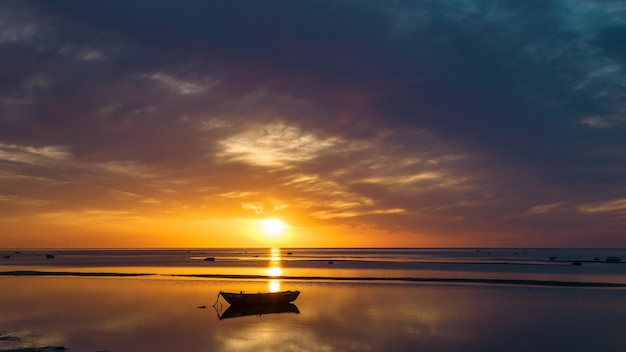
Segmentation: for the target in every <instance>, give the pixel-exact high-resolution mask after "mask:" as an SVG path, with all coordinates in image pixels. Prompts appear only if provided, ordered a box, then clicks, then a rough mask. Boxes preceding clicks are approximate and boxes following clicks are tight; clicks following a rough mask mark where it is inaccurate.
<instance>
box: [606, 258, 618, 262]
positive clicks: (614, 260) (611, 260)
mask: <svg viewBox="0 0 626 352" xmlns="http://www.w3.org/2000/svg"><path fill="white" fill-rule="evenodd" d="M621 261H622V258H620V257H606V262H607V263H619V262H621Z"/></svg>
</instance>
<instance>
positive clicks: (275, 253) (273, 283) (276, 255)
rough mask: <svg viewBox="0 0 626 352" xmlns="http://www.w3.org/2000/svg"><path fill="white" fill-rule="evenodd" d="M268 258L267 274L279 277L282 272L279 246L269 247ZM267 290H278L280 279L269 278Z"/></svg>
mask: <svg viewBox="0 0 626 352" xmlns="http://www.w3.org/2000/svg"><path fill="white" fill-rule="evenodd" d="M269 258H270V261H269V264H268V265H269V267H268V268H267V276H272V277H280V276H281V275H282V274H283V269H282V268H281V267H280V259H281V258H280V248H271V249H270V255H269ZM268 291H269V292H279V291H280V279H270V280H269V281H268Z"/></svg>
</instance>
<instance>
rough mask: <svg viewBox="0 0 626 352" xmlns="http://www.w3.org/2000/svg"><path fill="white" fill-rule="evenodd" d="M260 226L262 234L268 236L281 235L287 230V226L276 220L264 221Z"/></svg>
mask: <svg viewBox="0 0 626 352" xmlns="http://www.w3.org/2000/svg"><path fill="white" fill-rule="evenodd" d="M260 224H261V230H262V231H263V233H264V234H266V235H270V236H276V235H282V234H283V233H284V232H285V229H287V224H285V223H284V222H282V221H280V220H278V219H264V220H261V221H260Z"/></svg>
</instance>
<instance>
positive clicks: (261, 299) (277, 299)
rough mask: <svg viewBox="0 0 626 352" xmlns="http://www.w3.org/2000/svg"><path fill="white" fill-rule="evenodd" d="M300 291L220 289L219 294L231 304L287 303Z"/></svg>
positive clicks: (296, 296)
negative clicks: (224, 290) (250, 291)
mask: <svg viewBox="0 0 626 352" xmlns="http://www.w3.org/2000/svg"><path fill="white" fill-rule="evenodd" d="M299 294H300V291H283V292H259V293H244V292H239V293H233V292H223V291H220V293H219V295H218V297H219V296H222V297H224V299H225V300H226V302H228V303H230V304H231V305H255V304H256V305H265V304H286V303H290V302H293V301H295V300H296V298H298V295H299Z"/></svg>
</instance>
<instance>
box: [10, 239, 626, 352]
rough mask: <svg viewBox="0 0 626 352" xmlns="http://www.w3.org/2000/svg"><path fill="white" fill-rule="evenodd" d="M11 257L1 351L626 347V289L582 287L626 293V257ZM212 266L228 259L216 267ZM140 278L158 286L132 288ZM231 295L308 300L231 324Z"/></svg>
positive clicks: (603, 253)
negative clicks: (278, 294) (288, 295)
mask: <svg viewBox="0 0 626 352" xmlns="http://www.w3.org/2000/svg"><path fill="white" fill-rule="evenodd" d="M289 253H291V254H289ZM0 254H1V255H2V256H7V255H8V256H10V258H0V260H1V261H0V264H1V265H0V272H2V273H3V275H1V276H0V289H1V293H0V312H2V314H0V350H9V349H13V348H19V347H31V346H65V347H67V348H69V349H71V350H72V351H381V350H382V351H415V350H431V351H470V352H471V351H529V350H533V351H555V350H558V351H610V350H621V349H622V348H623V346H624V339H623V331H622V330H623V327H624V317H626V288H620V287H617V288H615V287H602V285H599V287H580V286H577V284H580V283H583V284H585V283H614V284H620V283H622V284H623V283H626V264H622V263H607V262H605V259H606V257H608V256H618V257H621V258H626V251H624V250H621V249H617V250H615V249H591V250H569V249H540V250H538V249H507V250H502V249H497V250H496V249H479V250H476V249H472V250H450V249H445V250H441V249H432V250H417V249H416V250H409V249H397V250H360V249H358V250H357V249H340V250H339V249H333V250H329V249H323V250H320V249H315V250H304V249H274V250H271V249H220V250H190V251H187V250H150V251H145V250H140V251H136V250H129V251H121V250H113V251H108V250H107V251H104V250H102V251H100V250H99V251H78V250H72V251H22V252H21V253H15V251H5V252H3V253H0ZM46 254H53V255H54V256H55V258H53V259H46ZM208 257H210V258H214V260H213V261H205V260H204V259H205V258H208ZM550 257H556V258H552V260H551V259H550ZM596 257H597V259H599V260H596ZM573 261H578V262H581V265H572V262H573ZM134 273H143V274H150V275H146V276H127V277H120V276H119V275H120V274H134ZM78 274H81V275H87V276H74V275H78ZM94 275H104V276H94ZM181 275H182V276H181ZM442 278H443V279H444V280H443V281H438V280H436V279H442ZM448 279H449V280H448ZM455 279H469V280H466V281H462V282H459V281H455ZM484 279H494V280H492V281H489V280H487V281H484ZM481 280H483V281H481ZM546 280H548V281H547V285H545V284H546ZM563 284H564V285H565V286H561V285H563ZM220 290H226V291H228V290H231V291H241V290H243V291H249V292H258V291H276V290H299V291H301V295H300V297H299V298H298V299H297V300H296V301H295V302H294V306H293V307H288V309H277V311H276V312H268V311H266V312H263V313H264V314H261V315H258V314H256V315H255V314H252V315H246V316H240V317H234V318H228V315H229V314H232V313H233V310H232V309H231V308H229V307H228V304H227V303H226V302H224V301H223V299H220V300H219V301H217V304H216V305H215V308H213V307H212V305H213V304H214V303H215V302H216V296H217V293H218V292H219V291H220ZM199 307H204V308H199ZM294 308H295V309H294ZM228 309H230V311H228ZM234 313H235V315H245V314H247V313H250V312H245V311H238V310H237V309H235V311H234ZM252 313H255V312H252ZM257 313H258V312H257ZM220 316H221V317H222V318H223V319H220Z"/></svg>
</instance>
